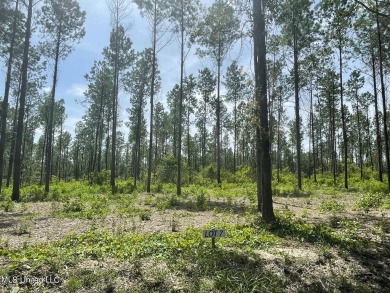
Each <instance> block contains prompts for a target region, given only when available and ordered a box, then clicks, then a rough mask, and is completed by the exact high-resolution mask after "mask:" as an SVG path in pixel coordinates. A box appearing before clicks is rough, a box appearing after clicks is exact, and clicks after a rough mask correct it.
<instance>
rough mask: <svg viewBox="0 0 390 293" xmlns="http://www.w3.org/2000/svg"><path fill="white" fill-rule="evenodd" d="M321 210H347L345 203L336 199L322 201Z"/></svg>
mask: <svg viewBox="0 0 390 293" xmlns="http://www.w3.org/2000/svg"><path fill="white" fill-rule="evenodd" d="M320 211H322V212H324V211H326V212H342V211H345V205H344V204H342V203H338V202H337V201H335V200H334V199H330V200H325V201H323V202H322V203H321V206H320Z"/></svg>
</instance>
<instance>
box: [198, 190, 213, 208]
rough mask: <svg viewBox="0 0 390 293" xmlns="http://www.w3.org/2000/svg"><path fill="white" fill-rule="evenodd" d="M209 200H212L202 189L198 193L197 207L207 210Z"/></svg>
mask: <svg viewBox="0 0 390 293" xmlns="http://www.w3.org/2000/svg"><path fill="white" fill-rule="evenodd" d="M209 202H210V200H209V199H208V198H207V196H206V193H205V192H203V191H200V192H199V193H198V194H197V195H196V207H197V208H198V209H199V210H201V211H204V210H206V208H207V206H208V204H209Z"/></svg>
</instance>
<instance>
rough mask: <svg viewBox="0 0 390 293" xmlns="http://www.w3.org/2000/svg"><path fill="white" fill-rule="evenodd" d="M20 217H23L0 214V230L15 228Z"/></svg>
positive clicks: (19, 214) (15, 214)
mask: <svg viewBox="0 0 390 293" xmlns="http://www.w3.org/2000/svg"><path fill="white" fill-rule="evenodd" d="M21 217H23V214H22V213H0V229H7V228H10V227H14V226H16V224H17V222H18V221H19V220H18V219H19V218H21Z"/></svg>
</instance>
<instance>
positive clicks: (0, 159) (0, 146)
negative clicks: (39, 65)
mask: <svg viewBox="0 0 390 293" xmlns="http://www.w3.org/2000/svg"><path fill="white" fill-rule="evenodd" d="M18 12H19V0H16V4H15V16H14V19H13V23H12V36H11V43H10V46H9V50H8V51H9V55H8V62H7V76H6V81H5V90H4V98H3V102H2V105H1V106H2V110H1V115H2V117H1V132H0V133H1V134H0V136H1V139H0V193H1V188H2V186H3V171H4V151H5V143H6V140H7V139H6V135H7V114H8V100H9V92H10V88H11V74H12V64H13V59H14V47H15V38H16V25H17V20H18V16H17V15H18Z"/></svg>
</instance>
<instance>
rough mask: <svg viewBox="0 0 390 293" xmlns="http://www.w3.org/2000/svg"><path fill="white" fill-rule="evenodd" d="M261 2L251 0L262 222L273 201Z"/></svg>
mask: <svg viewBox="0 0 390 293" xmlns="http://www.w3.org/2000/svg"><path fill="white" fill-rule="evenodd" d="M264 15H265V12H264V2H263V1H262V0H253V22H254V34H253V41H254V60H255V89H256V91H255V95H256V103H257V106H256V108H257V109H256V110H257V111H256V114H257V118H258V124H257V126H256V162H257V164H256V170H257V197H258V208H259V210H260V209H261V212H262V217H263V220H264V221H265V222H270V221H272V220H274V218H275V216H274V212H273V204H272V187H271V180H272V167H271V157H270V137H269V126H268V106H267V68H266V66H267V63H266V42H265V33H266V31H265V19H264V17H265V16H264Z"/></svg>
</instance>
